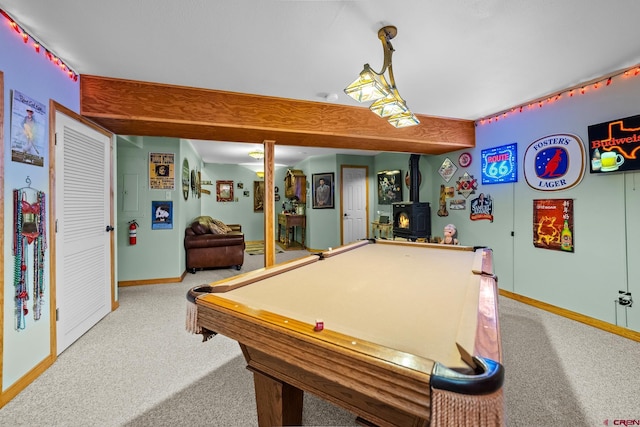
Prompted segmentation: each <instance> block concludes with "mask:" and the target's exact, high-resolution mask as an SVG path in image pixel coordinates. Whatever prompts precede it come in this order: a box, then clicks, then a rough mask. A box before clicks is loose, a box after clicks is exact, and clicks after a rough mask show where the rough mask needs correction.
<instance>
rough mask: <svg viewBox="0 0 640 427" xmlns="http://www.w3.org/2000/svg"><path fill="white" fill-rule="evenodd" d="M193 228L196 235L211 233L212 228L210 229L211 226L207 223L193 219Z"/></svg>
mask: <svg viewBox="0 0 640 427" xmlns="http://www.w3.org/2000/svg"><path fill="white" fill-rule="evenodd" d="M191 230H193V232H194V233H195V234H196V235H201V234H209V233H211V230H209V226H208V225H207V224H202V223H200V222H198V221H193V222H192V223H191Z"/></svg>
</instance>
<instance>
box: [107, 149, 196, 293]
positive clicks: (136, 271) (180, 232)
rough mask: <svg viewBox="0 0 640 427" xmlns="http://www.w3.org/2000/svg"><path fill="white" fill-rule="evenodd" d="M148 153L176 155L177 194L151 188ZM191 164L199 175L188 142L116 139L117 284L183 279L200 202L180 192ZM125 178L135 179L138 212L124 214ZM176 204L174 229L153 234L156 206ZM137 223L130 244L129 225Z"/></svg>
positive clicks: (157, 231) (174, 191)
mask: <svg viewBox="0 0 640 427" xmlns="http://www.w3.org/2000/svg"><path fill="white" fill-rule="evenodd" d="M149 153H174V154H175V169H174V172H175V177H176V179H175V184H174V189H173V190H152V189H149ZM184 158H187V159H188V160H189V166H190V168H191V169H194V170H199V169H200V168H201V160H200V158H199V156H198V155H197V154H196V153H195V150H193V147H192V146H191V144H190V143H188V142H185V141H181V140H179V139H176V138H156V137H145V138H142V139H140V138H135V139H130V138H118V154H117V171H116V176H117V187H116V197H117V200H118V206H117V211H116V212H117V214H116V232H117V261H118V269H117V279H118V281H119V282H126V281H142V280H144V281H147V280H153V279H174V278H179V277H180V276H181V275H182V274H183V272H184V271H185V254H184V246H183V239H184V229H185V226H186V225H187V224H188V223H189V221H190V220H191V219H192V218H193V217H196V216H198V215H199V214H200V199H198V198H197V197H196V198H194V197H193V193H192V192H190V194H189V199H188V200H186V201H185V200H184V198H183V193H182V161H183V159H184ZM125 174H128V175H133V176H137V178H138V188H137V190H138V198H137V201H138V203H137V210H127V211H125V210H124V209H125V206H124V204H123V202H122V201H123V197H124V191H125V188H124V186H123V182H124V176H125ZM167 200H171V201H172V202H173V228H172V229H166V230H165V229H162V230H152V229H151V222H152V219H153V216H152V212H151V202H152V201H167ZM132 220H135V221H136V222H137V223H138V230H137V244H136V245H135V246H131V245H129V236H128V232H129V222H130V221H132Z"/></svg>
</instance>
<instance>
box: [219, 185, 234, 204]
mask: <svg viewBox="0 0 640 427" xmlns="http://www.w3.org/2000/svg"><path fill="white" fill-rule="evenodd" d="M216 202H233V181H216Z"/></svg>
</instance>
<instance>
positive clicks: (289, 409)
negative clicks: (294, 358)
mask: <svg viewBox="0 0 640 427" xmlns="http://www.w3.org/2000/svg"><path fill="white" fill-rule="evenodd" d="M250 370H251V371H253V383H254V386H255V392H256V406H257V408H258V425H259V426H260V427H271V426H294V425H298V426H299V425H301V424H302V397H303V394H302V390H300V389H299V388H297V387H294V386H292V385H290V384H287V383H285V382H283V381H280V380H278V379H276V378H273V377H271V376H269V375H267V374H264V373H262V372H260V371H257V370H255V369H254V368H250Z"/></svg>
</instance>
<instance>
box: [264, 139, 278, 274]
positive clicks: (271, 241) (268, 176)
mask: <svg viewBox="0 0 640 427" xmlns="http://www.w3.org/2000/svg"><path fill="white" fill-rule="evenodd" d="M275 145H276V144H275V141H270V140H267V141H264V160H263V161H264V196H263V197H264V201H263V206H264V210H263V215H264V266H265V267H270V266H272V265H274V264H275V263H276V248H275V246H276V245H275V239H276V235H275V230H274V228H273V223H274V219H275V190H274V186H275V179H274V174H275V167H274V164H275Z"/></svg>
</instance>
